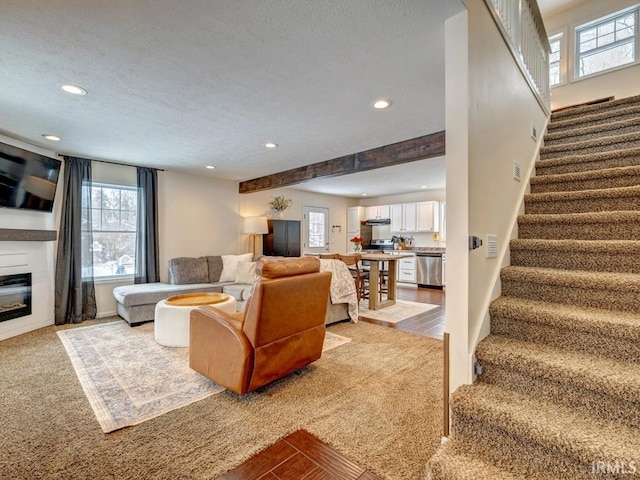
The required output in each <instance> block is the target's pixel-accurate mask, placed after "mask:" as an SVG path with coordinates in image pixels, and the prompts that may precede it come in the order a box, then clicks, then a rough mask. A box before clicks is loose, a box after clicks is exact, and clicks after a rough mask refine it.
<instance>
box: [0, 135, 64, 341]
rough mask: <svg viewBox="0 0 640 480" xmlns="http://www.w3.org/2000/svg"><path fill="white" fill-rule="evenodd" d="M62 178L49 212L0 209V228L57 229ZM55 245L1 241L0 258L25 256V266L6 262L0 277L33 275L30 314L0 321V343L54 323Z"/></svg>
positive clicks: (10, 141) (6, 139)
mask: <svg viewBox="0 0 640 480" xmlns="http://www.w3.org/2000/svg"><path fill="white" fill-rule="evenodd" d="M0 142H3V143H6V144H9V145H13V146H15V147H19V148H24V149H25V150H29V151H32V152H36V153H39V154H42V155H46V156H48V157H52V158H59V157H58V155H57V154H56V153H55V152H53V151H50V150H45V149H42V148H39V147H34V146H32V145H29V144H26V143H24V142H20V141H17V140H14V139H12V138H9V137H5V136H4V135H0ZM62 175H63V171H61V172H60V178H59V180H58V187H57V190H56V199H55V201H54V210H53V212H52V213H48V212H36V211H29V210H16V209H8V208H7V209H5V208H0V228H16V229H28V230H57V227H58V225H57V220H56V219H57V218H59V216H60V215H59V212H60V203H61V201H60V198H61V196H62ZM56 243H57V242H0V256H2V255H7V257H6V258H7V259H8V258H13V257H17V256H15V255H12V254H26V258H27V265H16V264H15V263H16V262H11V261H10V262H7V263H8V264H7V266H5V267H0V275H13V274H17V273H28V272H31V274H32V291H31V298H32V313H31V315H27V316H25V317H20V318H15V319H12V320H7V321H5V322H0V340H3V339H5V338H9V337H13V336H15V335H19V334H21V333H25V332H29V331H31V330H35V329H38V328H42V327H46V326H47V325H53V324H54V276H55V261H54V258H55V249H56ZM18 263H22V262H18Z"/></svg>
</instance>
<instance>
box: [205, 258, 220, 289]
mask: <svg viewBox="0 0 640 480" xmlns="http://www.w3.org/2000/svg"><path fill="white" fill-rule="evenodd" d="M207 263H208V264H209V283H216V282H219V281H220V274H221V273H222V256H220V255H210V256H208V257H207Z"/></svg>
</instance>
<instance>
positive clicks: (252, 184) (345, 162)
mask: <svg viewBox="0 0 640 480" xmlns="http://www.w3.org/2000/svg"><path fill="white" fill-rule="evenodd" d="M444 154H445V132H444V131H441V132H436V133H431V134H429V135H424V136H422V137H417V138H411V139H409V140H403V141H401V142H397V143H392V144H390V145H385V146H383V147H378V148H373V149H371V150H366V151H364V152H358V153H353V154H350V155H345V156H344V157H338V158H334V159H332V160H325V161H323V162H318V163H312V164H311V165H305V166H304V167H298V168H293V169H291V170H286V171H284V172H279V173H274V174H272V175H266V176H264V177H259V178H254V179H252V180H246V181H243V182H240V184H239V187H238V191H239V193H253V192H259V191H262V190H270V189H273V188H282V187H288V186H291V185H297V184H299V183H304V182H308V181H309V180H314V179H318V178H328V177H336V176H340V175H349V174H350V173H357V172H364V171H366V170H374V169H376V168H384V167H391V166H393V165H400V164H402V163H408V162H415V161H416V160H424V159H426V158H432V157H441V156H442V155H444Z"/></svg>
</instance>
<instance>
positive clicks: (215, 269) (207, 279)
mask: <svg viewBox="0 0 640 480" xmlns="http://www.w3.org/2000/svg"><path fill="white" fill-rule="evenodd" d="M245 258H246V257H245ZM257 259H258V258H250V260H253V261H256V260H257ZM222 274H223V259H222V256H221V255H213V256H206V257H197V258H196V257H179V258H172V259H171V260H169V283H160V282H158V283H142V284H137V285H124V286H121V287H116V288H114V289H113V296H114V297H115V299H116V309H117V312H118V315H120V316H121V317H122V318H124V319H125V320H126V321H127V322H128V323H129V325H131V326H135V325H139V324H141V323H145V322H150V321H152V320H153V319H154V315H155V308H156V304H157V303H158V302H160V301H161V300H165V299H167V298H169V297H171V296H173V295H180V294H183V293H193V292H222V293H226V294H227V295H231V296H232V297H234V298H235V299H236V306H237V310H238V311H242V310H244V305H245V303H246V301H247V299H248V298H249V296H250V295H251V287H252V285H253V284H252V282H249V281H248V279H246V281H242V282H237V281H232V280H226V279H228V278H229V276H228V275H227V274H225V280H226V281H221V280H220V279H221V276H222ZM334 277H335V278H334V279H332V286H333V284H334V283H336V282H334V280H336V281H337V280H338V275H336V272H334ZM349 278H350V276H349ZM354 295H355V293H354ZM341 301H342V299H341ZM345 301H347V300H345ZM348 301H351V302H353V301H354V300H353V299H352V298H348ZM349 315H350V312H349V304H348V303H336V304H332V303H331V301H330V300H329V306H328V308H327V314H326V317H325V323H326V324H329V323H334V322H339V321H343V320H349V318H350V316H349ZM351 315H352V317H351V318H353V308H352V312H351ZM354 321H357V315H356V316H355V320H354Z"/></svg>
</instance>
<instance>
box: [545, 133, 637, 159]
mask: <svg viewBox="0 0 640 480" xmlns="http://www.w3.org/2000/svg"><path fill="white" fill-rule="evenodd" d="M637 147H640V135H638V133H637V132H635V133H627V134H624V135H612V136H610V137H602V138H596V139H595V140H584V141H578V142H574V143H563V144H560V145H550V146H548V147H547V146H544V147H540V158H541V159H543V160H546V159H549V158H558V157H566V156H568V155H585V154H589V153H600V152H609V151H613V150H621V149H627V148H637Z"/></svg>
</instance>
